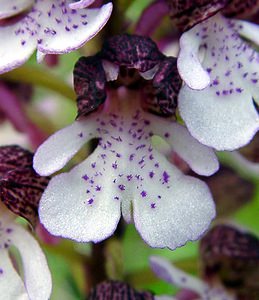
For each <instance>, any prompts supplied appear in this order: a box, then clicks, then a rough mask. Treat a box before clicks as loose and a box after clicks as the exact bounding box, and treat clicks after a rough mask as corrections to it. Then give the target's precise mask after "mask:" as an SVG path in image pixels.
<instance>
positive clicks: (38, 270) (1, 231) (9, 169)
mask: <svg viewBox="0 0 259 300" xmlns="http://www.w3.org/2000/svg"><path fill="white" fill-rule="evenodd" d="M47 182H48V179H47V178H41V177H40V176H38V175H37V174H36V173H35V172H34V171H33V170H32V154H31V153H30V152H28V151H26V150H24V149H22V148H20V147H18V146H6V147H0V199H1V201H2V202H3V203H2V202H0V290H1V294H2V295H3V296H4V299H31V300H36V299H37V300H47V299H49V297H50V293H51V285H52V284H51V275H50V272H49V269H48V265H47V261H46V258H45V256H44V254H43V252H42V251H41V249H40V247H39V245H38V243H37V242H36V240H35V239H34V238H33V237H32V236H31V235H30V234H29V233H28V232H27V231H26V230H25V229H23V228H22V226H20V225H18V224H16V223H15V215H14V214H12V213H11V212H10V211H8V209H7V208H6V207H8V208H9V209H10V210H11V211H12V212H14V213H16V214H18V215H20V216H22V217H25V218H26V219H28V220H29V221H30V222H31V223H32V224H35V222H36V216H37V204H38V201H39V198H40V196H41V193H42V191H43V189H44V188H45V186H46V185H47ZM12 246H14V247H15V248H17V250H18V251H19V254H20V257H21V260H22V266H23V270H19V271H18V270H16V269H15V267H14V266H13V264H12V260H11V258H10V256H9V251H10V250H11V247H12ZM20 273H23V274H24V280H23V279H22V277H21V276H20V275H19V274H20ZM23 281H24V282H23Z"/></svg>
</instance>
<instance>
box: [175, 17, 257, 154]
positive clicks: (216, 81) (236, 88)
mask: <svg viewBox="0 0 259 300" xmlns="http://www.w3.org/2000/svg"><path fill="white" fill-rule="evenodd" d="M238 24H239V23H238V22H234V21H231V20H229V19H225V18H223V17H221V16H220V15H215V16H213V17H211V18H209V19H208V20H206V21H204V22H202V23H200V24H198V25H196V26H195V27H193V28H192V29H191V30H189V31H188V32H186V33H184V36H188V39H194V40H195V39H197V40H199V41H200V47H201V48H202V49H203V50H204V51H205V54H204V60H203V62H202V65H203V67H204V69H206V70H207V71H208V72H209V74H210V77H211V84H210V85H209V86H208V87H206V88H205V89H203V90H201V91H196V90H193V89H192V88H193V87H192V86H190V87H188V86H187V85H185V86H184V87H183V88H182V90H181V92H180V94H179V99H178V100H179V109H180V113H181V116H182V118H183V119H184V121H185V123H186V125H187V127H188V129H189V130H190V132H191V134H192V135H193V136H194V137H195V138H197V139H198V140H199V141H200V142H201V143H204V144H205V145H208V146H211V147H213V148H215V149H219V150H233V149H236V148H238V147H241V146H243V145H245V144H246V143H248V142H249V140H250V139H251V138H252V137H253V135H254V134H255V133H256V131H257V130H258V128H259V120H258V113H257V112H256V109H255V107H254V105H253V99H255V100H258V99H259V97H258V94H259V72H258V70H259V54H258V53H257V52H256V51H255V50H254V49H253V48H251V47H250V46H249V45H248V44H246V43H245V42H244V41H243V40H242V39H241V38H240V37H239V29H240V28H238ZM189 47H191V45H189ZM190 49H191V48H190ZM181 51H182V50H181ZM184 51H185V50H184ZM189 51H191V50H189ZM188 76H189V75H188ZM190 76H191V75H190ZM192 76H194V77H195V73H192ZM183 79H184V78H183ZM186 83H187V84H188V81H186Z"/></svg>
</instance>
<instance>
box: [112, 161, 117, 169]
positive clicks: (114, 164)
mask: <svg viewBox="0 0 259 300" xmlns="http://www.w3.org/2000/svg"><path fill="white" fill-rule="evenodd" d="M112 167H113V169H114V170H116V169H117V168H118V165H117V162H115V163H113V164H112Z"/></svg>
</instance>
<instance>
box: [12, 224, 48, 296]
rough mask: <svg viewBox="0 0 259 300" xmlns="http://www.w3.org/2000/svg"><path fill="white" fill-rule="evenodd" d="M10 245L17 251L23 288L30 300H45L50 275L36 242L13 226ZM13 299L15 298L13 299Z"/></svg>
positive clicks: (24, 231)
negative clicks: (22, 276)
mask: <svg viewBox="0 0 259 300" xmlns="http://www.w3.org/2000/svg"><path fill="white" fill-rule="evenodd" d="M13 227H14V231H13V233H12V243H13V244H14V246H15V247H16V248H17V249H18V250H19V252H20V255H21V258H22V263H23V270H24V281H25V286H26V289H27V292H28V295H29V298H30V299H32V300H47V299H49V298H50V294H51V288H52V283H51V275H50V271H49V268H48V265H47V261H46V258H45V256H44V254H43V252H42V250H41V248H40V246H39V244H38V243H37V241H36V240H35V239H34V238H33V237H32V236H31V235H30V234H29V233H28V232H27V231H26V230H24V229H23V228H22V227H21V226H18V225H16V226H13ZM13 299H15V298H13Z"/></svg>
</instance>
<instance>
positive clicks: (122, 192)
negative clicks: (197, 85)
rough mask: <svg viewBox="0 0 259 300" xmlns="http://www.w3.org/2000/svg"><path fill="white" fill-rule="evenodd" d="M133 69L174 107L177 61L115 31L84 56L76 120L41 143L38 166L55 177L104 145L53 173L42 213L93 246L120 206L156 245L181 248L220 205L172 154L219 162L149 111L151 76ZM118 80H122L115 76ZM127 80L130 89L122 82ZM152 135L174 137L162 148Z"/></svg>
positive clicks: (202, 170) (194, 162)
mask: <svg viewBox="0 0 259 300" xmlns="http://www.w3.org/2000/svg"><path fill="white" fill-rule="evenodd" d="M122 49H123V51H122ZM167 64H169V65H170V70H171V71H170V73H168V72H167V71H168V68H166V66H167ZM172 66H173V69H172ZM134 69H135V70H138V71H139V73H140V74H142V75H143V74H144V75H143V76H145V77H146V78H147V77H148V78H149V79H150V81H151V82H152V85H153V87H154V90H155V94H156V96H157V97H156V100H154V102H156V101H157V103H158V106H159V103H161V106H159V107H160V108H161V110H162V111H164V110H165V108H168V107H169V108H170V107H171V106H170V101H171V102H172V101H173V99H174V96H175V89H174V88H173V87H174V83H176V82H178V77H177V76H178V75H177V70H176V60H175V59H174V58H166V57H164V56H163V55H162V54H161V53H160V52H159V51H158V49H157V48H156V45H155V44H154V43H153V42H152V41H151V40H150V39H148V38H144V37H139V36H129V35H121V36H116V37H113V38H111V39H110V40H108V41H107V42H106V43H105V44H104V46H103V49H102V51H101V52H100V53H98V54H97V55H96V56H93V57H89V58H85V57H83V58H81V59H79V61H78V62H77V64H76V66H75V71H74V76H75V79H74V80H75V90H76V92H77V94H78V99H77V101H78V108H79V111H78V119H77V120H76V121H75V122H74V123H73V124H71V125H70V126H68V127H66V128H63V129H62V130H60V131H58V132H56V133H55V134H54V135H52V136H51V137H49V138H48V139H47V140H46V141H45V142H44V143H43V144H42V145H41V146H40V147H39V148H38V150H37V151H36V153H35V156H34V169H35V170H36V171H37V172H38V173H39V174H41V175H43V176H45V175H50V174H53V173H54V172H56V171H58V170H60V169H61V168H62V167H64V166H65V165H66V163H67V162H68V161H69V160H70V159H71V158H72V157H73V156H74V155H75V154H76V153H77V152H78V151H79V150H80V149H81V147H82V146H83V145H84V144H85V143H87V142H89V141H91V140H93V139H98V141H99V142H98V146H97V147H96V149H95V150H94V151H93V153H92V154H91V155H90V156H89V157H88V158H87V159H86V160H85V161H83V162H82V163H80V164H79V165H77V166H75V167H74V168H73V169H72V170H71V171H69V172H67V173H62V174H59V175H57V176H55V177H54V178H52V179H51V181H50V183H49V185H48V187H47V189H46V190H45V192H44V194H43V196H42V198H41V201H40V207H39V215H40V220H41V222H42V223H43V224H44V226H45V227H46V228H47V230H49V232H51V233H52V234H54V235H58V236H62V237H66V238H71V239H74V240H77V241H80V242H90V241H92V242H95V243H96V242H99V241H101V240H104V239H105V238H107V237H109V236H110V235H111V234H112V233H113V232H114V231H115V229H116V227H117V224H118V222H119V220H120V217H121V213H122V215H123V217H124V219H125V220H126V221H127V222H134V223H135V226H136V228H137V230H138V231H139V233H140V235H141V236H142V238H143V239H144V240H145V241H146V242H147V243H148V244H149V245H151V246H152V247H169V248H171V249H174V248H176V247H178V246H181V245H183V244H184V243H186V242H187V241H188V240H195V239H197V238H198V237H199V236H200V235H201V234H202V233H203V232H204V231H205V230H206V229H207V228H208V226H209V224H210V222H211V220H212V219H213V218H214V216H215V210H214V203H213V200H212V197H211V194H210V192H209V189H208V188H207V186H206V184H204V183H203V182H202V181H200V180H198V179H195V178H193V177H189V176H185V175H184V174H183V173H182V172H181V171H180V170H179V169H177V168H176V167H175V166H174V165H172V164H171V163H170V162H169V161H168V159H167V154H168V156H169V154H171V153H172V152H176V153H177V154H178V155H179V156H180V157H181V158H182V159H184V160H185V161H186V162H187V163H188V164H189V165H190V167H191V168H192V169H193V170H194V171H195V172H197V173H199V174H202V175H207V176H208V175H210V174H212V173H214V172H215V171H216V170H217V169H218V162H217V159H216V156H215V154H214V152H213V150H212V149H210V148H208V147H207V146H204V145H202V144H200V143H199V142H197V141H196V140H195V139H194V138H192V136H191V135H190V134H189V133H188V131H187V130H186V128H185V127H184V126H181V125H179V124H177V123H175V122H173V121H172V120H171V119H170V118H168V119H166V118H162V117H159V116H157V115H154V114H151V113H150V112H147V111H144V110H143V108H142V105H143V103H144V102H145V100H146V95H145V94H144V93H142V92H141V87H142V86H143V85H144V83H143V81H142V79H141V78H140V77H138V76H137V75H136V72H135V73H134ZM125 74H127V75H130V74H132V75H133V77H134V78H137V81H135V82H134V83H132V80H133V79H134V78H133V77H130V76H128V77H127V76H126V77H127V78H126V77H125ZM111 78H112V79H113V80H115V79H117V82H115V83H114V82H112V83H108V82H107V80H110V79H111ZM126 79H128V81H130V82H131V85H130V87H131V88H130V87H128V88H127V87H124V86H120V87H118V85H119V84H122V83H123V82H124V83H125V82H126V81H127V80H126ZM133 81H134V80H133ZM139 81H140V83H141V85H140V86H138V82H139ZM158 82H161V85H158V84H157V83H158ZM109 84H110V85H109ZM136 86H137V87H136ZM134 87H135V88H134ZM103 102H104V104H102V103H103ZM166 103H167V104H168V103H169V104H168V105H167V104H166ZM101 104H102V105H101ZM91 111H93V112H92V113H91V114H89V112H91ZM166 112H168V110H166ZM154 136H159V137H161V138H162V139H164V140H165V142H166V143H167V151H166V152H165V153H162V152H161V151H159V147H155V145H154V143H153V141H152V139H153V137H154Z"/></svg>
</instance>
